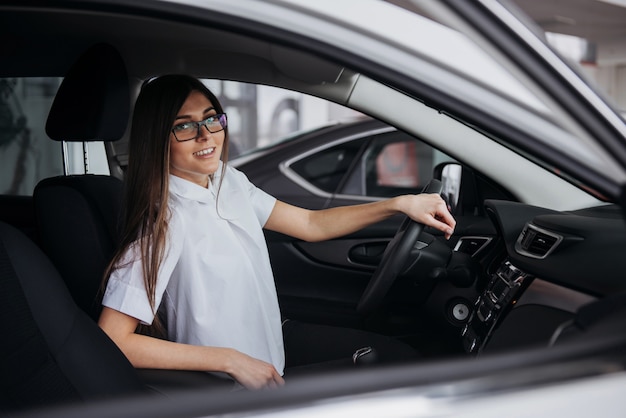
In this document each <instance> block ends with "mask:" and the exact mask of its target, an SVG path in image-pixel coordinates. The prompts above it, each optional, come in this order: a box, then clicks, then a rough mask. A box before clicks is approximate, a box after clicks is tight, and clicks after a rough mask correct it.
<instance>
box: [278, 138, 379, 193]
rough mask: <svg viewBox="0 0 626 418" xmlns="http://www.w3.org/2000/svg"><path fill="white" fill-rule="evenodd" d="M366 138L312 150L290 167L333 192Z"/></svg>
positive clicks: (316, 184) (315, 184)
mask: <svg viewBox="0 0 626 418" xmlns="http://www.w3.org/2000/svg"><path fill="white" fill-rule="evenodd" d="M366 140H367V138H361V139H359V140H354V141H346V142H344V143H342V144H340V145H337V146H334V147H331V148H327V149H322V150H319V151H317V152H315V151H314V152H313V153H312V154H311V155H310V156H308V157H306V158H303V159H301V160H299V161H296V162H294V163H293V164H291V165H290V168H291V169H292V170H293V171H295V172H296V173H297V174H298V175H299V176H300V177H302V178H303V179H305V180H306V181H308V182H309V183H311V184H312V185H314V186H315V187H317V188H318V189H320V190H322V191H324V192H327V193H335V192H336V191H337V188H338V187H339V185H340V183H341V181H342V180H343V179H344V178H345V176H346V174H347V173H348V171H349V169H350V167H351V166H352V165H353V162H354V160H355V158H356V156H357V155H358V153H359V150H360V149H361V148H362V147H363V145H364V143H365V142H366Z"/></svg>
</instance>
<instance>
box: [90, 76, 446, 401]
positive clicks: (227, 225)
mask: <svg viewBox="0 0 626 418" xmlns="http://www.w3.org/2000/svg"><path fill="white" fill-rule="evenodd" d="M223 113H224V112H223V109H222V107H221V105H220V103H219V102H218V100H217V98H216V97H215V96H214V95H213V94H212V93H211V92H210V91H209V90H208V89H207V88H206V87H205V86H204V85H203V84H202V83H201V82H200V81H198V80H197V79H195V78H192V77H188V76H183V75H169V76H163V77H160V78H157V79H155V80H153V81H151V82H150V83H148V84H147V85H146V86H145V87H144V88H143V90H142V92H141V94H140V95H139V97H138V99H137V103H136V105H135V111H134V115H133V124H132V130H131V138H130V150H129V155H130V160H129V165H128V170H127V172H126V180H125V181H126V191H125V216H124V230H123V237H122V243H121V246H120V248H119V251H118V252H117V254H116V255H115V256H114V259H113V260H112V262H111V264H110V266H109V268H108V270H107V273H106V277H107V278H108V281H107V285H106V291H105V296H104V299H103V305H104V308H103V311H102V314H101V316H100V320H99V325H100V326H101V328H102V329H103V330H104V331H105V332H106V333H107V334H108V335H109V336H110V337H111V338H112V340H113V341H114V342H115V343H116V344H117V345H118V346H119V347H120V349H121V350H122V351H123V352H124V354H125V355H126V356H127V357H128V359H129V360H130V361H131V363H132V364H133V365H134V366H135V367H139V368H162V369H178V370H202V371H211V372H223V373H226V374H228V375H229V376H231V377H232V378H233V379H235V380H236V381H237V382H239V383H240V384H241V385H243V386H245V387H247V388H251V389H256V388H262V387H275V386H278V385H282V384H283V383H284V380H283V378H282V374H283V370H284V367H285V350H284V347H283V332H282V328H281V317H280V311H279V308H278V301H277V296H276V290H275V285H274V281H273V275H272V270H271V266H270V263H269V255H268V252H267V247H266V244H265V241H264V236H263V232H262V229H263V228H266V229H268V230H272V231H277V232H280V233H283V234H287V235H291V236H293V237H296V238H298V239H301V240H305V241H321V240H327V239H331V238H334V237H338V236H342V235H345V234H349V233H351V232H354V231H357V230H359V229H361V228H363V227H365V226H367V225H370V224H373V223H375V222H378V221H381V220H383V219H385V218H387V217H389V216H391V215H393V214H395V213H398V212H402V213H405V214H407V215H409V216H411V217H412V218H413V219H415V220H416V221H419V222H422V223H424V224H427V225H430V226H433V227H435V228H437V229H439V230H441V231H443V232H444V233H445V235H446V237H447V238H449V236H450V235H451V234H452V232H453V229H454V226H455V221H454V219H453V218H452V216H451V215H450V213H449V212H448V210H447V208H446V205H445V203H444V201H443V200H442V199H441V197H439V196H438V195H417V196H414V195H410V196H402V197H397V198H393V199H389V200H386V201H381V202H376V203H368V204H363V205H357V206H350V207H341V208H334V209H326V210H320V211H310V210H305V209H302V208H298V207H294V206H291V205H288V204H286V203H284V202H281V201H278V200H276V199H275V198H273V197H272V196H269V195H268V194H266V193H264V192H263V191H261V190H260V189H257V188H256V187H254V186H253V185H252V184H251V183H250V182H249V181H248V180H247V178H246V177H245V176H244V175H243V174H242V173H241V172H239V171H237V170H235V169H233V168H230V167H227V165H226V164H225V163H223V162H222V161H221V158H222V157H224V158H225V157H226V156H227V155H228V131H227V120H226V116H225V115H224V114H223ZM157 311H159V312H158V313H159V316H160V315H161V314H162V313H164V314H165V316H166V323H167V330H166V332H165V334H166V335H167V339H160V338H155V337H152V336H148V335H145V334H140V333H136V332H135V331H136V329H137V327H138V325H140V324H144V325H150V324H152V325H156V326H157V327H158V325H159V319H158V318H159V316H157ZM323 343H324V342H323ZM287 345H289V344H287ZM357 348H358V347H357Z"/></svg>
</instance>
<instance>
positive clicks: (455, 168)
mask: <svg viewBox="0 0 626 418" xmlns="http://www.w3.org/2000/svg"><path fill="white" fill-rule="evenodd" d="M462 172H463V168H462V167H461V164H458V163H451V162H446V163H442V164H439V165H438V166H437V167H435V172H434V177H435V178H436V179H439V180H441V183H442V184H443V190H442V191H441V196H442V197H443V198H444V200H445V201H446V202H447V203H448V206H449V208H450V212H451V213H454V212H455V210H456V207H457V205H458V203H459V195H460V193H461V174H462Z"/></svg>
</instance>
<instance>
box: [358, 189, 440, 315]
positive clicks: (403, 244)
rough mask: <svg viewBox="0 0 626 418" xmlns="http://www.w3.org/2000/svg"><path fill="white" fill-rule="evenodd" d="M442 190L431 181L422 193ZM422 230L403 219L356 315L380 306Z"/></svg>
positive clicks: (417, 223) (416, 224)
mask: <svg viewBox="0 0 626 418" xmlns="http://www.w3.org/2000/svg"><path fill="white" fill-rule="evenodd" d="M442 189H443V185H442V183H441V181H439V180H437V179H432V180H431V181H430V182H429V183H428V184H427V185H426V187H424V190H422V193H437V194H440V193H441V191H442ZM423 229H424V224H422V223H419V222H415V221H414V220H412V219H411V218H409V217H408V216H407V217H406V219H404V221H403V222H402V224H401V225H400V228H398V231H397V232H396V235H395V236H394V237H393V239H392V240H391V241H389V244H387V247H386V248H385V252H384V253H383V258H382V260H381V261H380V264H379V265H378V267H377V268H376V271H375V272H374V274H373V275H372V278H371V279H370V282H369V283H368V285H367V288H366V289H365V291H364V292H363V295H362V296H361V300H360V301H359V304H358V305H357V308H356V309H357V312H358V313H360V314H367V313H369V312H372V311H373V310H374V309H376V308H378V307H379V306H380V304H381V303H382V301H383V298H384V297H385V295H386V294H387V292H388V291H389V289H390V288H391V285H392V284H393V282H394V281H395V280H396V279H397V277H398V275H399V274H400V273H401V270H402V269H403V268H404V266H405V264H406V262H407V260H408V258H409V255H410V254H411V250H412V249H413V247H414V246H415V243H416V242H417V239H418V238H419V237H420V235H421V233H422V230H423Z"/></svg>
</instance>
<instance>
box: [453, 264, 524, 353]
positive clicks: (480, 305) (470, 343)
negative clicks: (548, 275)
mask: <svg viewBox="0 0 626 418" xmlns="http://www.w3.org/2000/svg"><path fill="white" fill-rule="evenodd" d="M527 282H530V277H529V275H527V274H526V273H524V272H522V271H521V270H520V269H518V268H517V267H515V266H514V265H513V264H511V263H510V262H509V261H504V262H503V263H502V264H501V265H500V266H499V267H498V269H497V270H496V271H495V273H493V274H492V275H491V278H490V280H489V283H488V284H487V286H486V287H485V290H484V291H483V292H482V293H481V294H480V296H479V297H478V298H477V299H476V301H475V303H474V309H473V311H472V314H471V316H470V318H469V319H468V321H467V323H466V325H465V326H464V327H463V329H462V331H461V338H462V341H463V347H464V348H465V351H466V352H468V353H473V354H477V353H479V352H480V351H481V350H482V349H483V347H484V346H485V344H486V343H487V341H488V340H489V338H490V337H491V334H492V333H493V331H494V330H495V328H496V327H497V326H498V323H499V320H500V319H501V317H502V315H503V314H504V313H506V311H507V310H508V309H510V308H511V307H512V306H513V305H514V304H515V303H516V302H517V299H518V298H519V297H520V295H521V290H522V288H523V287H524V284H528V283H527Z"/></svg>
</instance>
